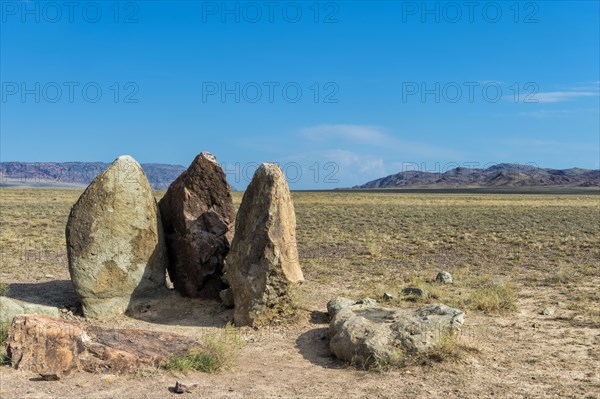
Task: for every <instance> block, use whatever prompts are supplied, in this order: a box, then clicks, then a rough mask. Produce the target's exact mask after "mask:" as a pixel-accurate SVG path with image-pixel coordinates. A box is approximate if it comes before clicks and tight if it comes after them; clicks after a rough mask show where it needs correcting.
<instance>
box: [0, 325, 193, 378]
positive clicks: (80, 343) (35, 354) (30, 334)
mask: <svg viewBox="0 0 600 399" xmlns="http://www.w3.org/2000/svg"><path fill="white" fill-rule="evenodd" d="M198 346H199V345H198V343H197V342H196V341H195V340H193V339H191V338H188V337H185V336H182V335H177V334H171V333H163V332H156V331H146V330H128V329H111V328H101V327H93V326H86V325H83V324H81V323H78V322H75V321H67V320H61V319H55V318H51V317H48V316H39V315H21V316H16V317H15V318H14V320H13V324H12V326H11V328H10V330H9V333H8V340H7V352H8V355H9V356H10V359H11V361H12V363H13V366H14V367H15V368H17V369H19V370H25V371H32V372H36V373H44V374H48V373H53V374H56V375H59V376H60V375H63V374H69V373H71V372H73V371H79V370H85V371H89V372H98V373H112V374H123V373H128V372H132V371H135V370H138V369H142V368H145V367H157V366H159V365H160V364H161V363H162V362H164V361H165V360H168V359H169V358H171V357H172V356H174V355H181V354H183V353H186V352H187V350H188V349H189V348H192V347H198Z"/></svg>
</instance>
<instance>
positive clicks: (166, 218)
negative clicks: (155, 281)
mask: <svg viewBox="0 0 600 399" xmlns="http://www.w3.org/2000/svg"><path fill="white" fill-rule="evenodd" d="M159 208H160V212H161V216H162V220H163V227H164V230H165V235H166V241H167V249H168V254H169V268H168V270H169V276H170V278H171V281H172V282H173V285H174V286H175V289H176V290H177V291H178V292H179V293H180V294H182V295H184V296H190V297H211V298H218V297H219V292H220V291H221V290H222V289H223V288H225V285H224V283H223V282H222V281H221V276H222V274H223V264H224V260H225V256H227V254H228V252H229V248H230V245H231V239H232V237H233V231H232V229H233V225H234V223H235V208H234V207H233V201H232V199H231V189H230V187H229V184H228V183H227V180H226V177H225V173H224V172H223V170H222V169H221V166H220V165H219V164H218V163H217V160H216V158H215V157H214V156H213V155H212V154H211V153H208V152H202V153H201V154H199V155H198V156H197V157H196V159H194V162H192V164H191V165H190V166H189V168H188V169H187V170H186V171H185V172H183V173H182V174H181V175H180V176H179V177H178V178H177V180H175V181H174V182H173V183H172V184H171V186H170V187H169V189H168V190H167V192H166V194H165V195H164V197H163V198H162V199H161V200H160V202H159Z"/></svg>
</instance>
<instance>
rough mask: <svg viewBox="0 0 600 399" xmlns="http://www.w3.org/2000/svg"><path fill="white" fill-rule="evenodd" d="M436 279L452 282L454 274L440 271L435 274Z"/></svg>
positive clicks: (446, 282)
mask: <svg viewBox="0 0 600 399" xmlns="http://www.w3.org/2000/svg"><path fill="white" fill-rule="evenodd" d="M435 281H437V282H438V283H442V284H452V282H453V280H452V275H451V274H450V273H448V272H439V273H438V274H437V276H435Z"/></svg>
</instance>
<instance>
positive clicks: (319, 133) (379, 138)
mask: <svg viewBox="0 0 600 399" xmlns="http://www.w3.org/2000/svg"><path fill="white" fill-rule="evenodd" d="M300 134H301V135H302V136H303V137H305V138H307V139H310V140H314V141H326V140H344V141H350V142H354V143H362V144H379V143H382V142H383V141H385V139H386V134H385V133H384V132H383V129H382V128H381V127H378V126H368V125H347V124H337V125H326V124H324V125H317V126H311V127H306V128H303V129H300Z"/></svg>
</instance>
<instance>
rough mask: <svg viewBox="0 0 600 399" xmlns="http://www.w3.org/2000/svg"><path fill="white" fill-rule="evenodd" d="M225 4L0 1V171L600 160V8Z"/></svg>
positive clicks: (337, 177)
mask: <svg viewBox="0 0 600 399" xmlns="http://www.w3.org/2000/svg"><path fill="white" fill-rule="evenodd" d="M222 4H223V3H222V2H220V1H219V2H196V1H170V2H167V1H121V2H118V3H115V2H113V1H96V2H87V1H80V2H78V5H76V6H73V5H71V3H69V2H65V1H56V2H36V1H5V0H2V1H0V5H1V7H0V12H1V35H0V36H1V38H0V44H1V50H0V51H1V59H0V67H1V70H0V78H1V79H0V80H1V81H2V99H1V104H0V105H1V107H2V109H1V118H0V128H1V148H0V157H1V159H2V161H32V162H35V161H110V160H112V159H114V158H116V157H117V156H119V155H121V154H130V155H132V156H134V157H135V158H136V159H137V160H138V161H139V162H142V163H143V162H160V163H175V164H182V165H188V164H189V163H190V162H191V160H192V159H193V158H194V156H195V155H196V154H197V153H199V152H200V151H211V152H213V153H214V154H215V155H216V156H217V158H218V159H219V161H220V162H221V163H222V164H223V165H224V167H225V169H226V170H227V171H228V176H229V180H230V182H231V183H232V184H233V185H234V186H237V187H240V188H243V187H244V186H245V185H246V184H247V182H248V181H247V180H248V177H250V176H251V174H252V171H253V170H254V168H255V166H254V165H255V163H258V162H265V161H274V162H279V163H280V164H281V165H282V166H283V167H284V169H285V171H286V172H287V175H288V178H289V180H290V182H291V186H292V188H297V189H301V188H324V189H327V188H334V187H347V186H352V185H355V184H360V183H364V182H366V181H368V180H371V179H374V178H378V177H382V176H384V175H388V174H391V173H396V172H399V171H401V170H402V169H415V165H416V168H419V169H422V170H434V171H439V170H441V171H444V170H445V169H448V168H451V167H454V166H457V165H467V164H468V165H480V166H483V165H488V164H491V163H499V162H515V163H523V164H525V163H528V164H534V165H538V166H541V167H555V168H569V167H574V166H579V167H585V168H598V167H599V164H598V163H599V158H600V148H599V147H600V142H599V140H600V126H599V124H600V115H599V109H600V103H599V101H600V98H599V80H600V76H599V73H600V72H599V71H600V65H599V64H600V53H599V48H600V43H599V38H600V31H599V20H600V8H599V2H597V1H583V2H573V1H569V2H560V1H539V2H486V1H480V2H475V5H473V6H471V7H472V8H469V6H467V5H465V3H464V2H430V3H426V4H425V5H423V4H422V3H421V2H393V1H386V2H360V1H340V2H314V1H306V2H285V1H280V2H271V3H269V2H263V1H261V2H227V3H225V4H226V5H225V7H226V9H225V8H224V7H223V5H222ZM99 93H101V94H99Z"/></svg>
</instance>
